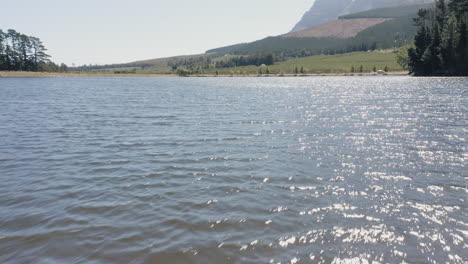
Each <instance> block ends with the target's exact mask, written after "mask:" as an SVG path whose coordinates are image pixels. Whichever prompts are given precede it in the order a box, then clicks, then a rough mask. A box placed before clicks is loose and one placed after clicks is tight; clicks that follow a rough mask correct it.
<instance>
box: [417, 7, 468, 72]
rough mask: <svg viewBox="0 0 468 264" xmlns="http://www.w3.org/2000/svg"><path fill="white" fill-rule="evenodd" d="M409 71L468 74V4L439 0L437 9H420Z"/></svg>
mask: <svg viewBox="0 0 468 264" xmlns="http://www.w3.org/2000/svg"><path fill="white" fill-rule="evenodd" d="M415 22H416V24H417V26H418V27H419V29H418V32H417V34H416V37H415V39H414V47H411V48H410V49H409V50H408V68H409V70H410V72H412V73H413V74H414V75H417V76H428V75H441V76H443V75H447V76H460V75H465V76H466V75H468V29H467V25H468V1H466V0H452V1H450V2H449V3H448V4H446V3H445V1H444V0H438V1H437V3H436V7H435V8H434V9H421V10H420V11H419V13H418V17H417V18H416V19H415Z"/></svg>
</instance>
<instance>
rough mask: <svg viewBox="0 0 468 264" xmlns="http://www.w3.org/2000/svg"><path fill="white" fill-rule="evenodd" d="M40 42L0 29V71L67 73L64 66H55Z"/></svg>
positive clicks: (33, 38)
mask: <svg viewBox="0 0 468 264" xmlns="http://www.w3.org/2000/svg"><path fill="white" fill-rule="evenodd" d="M46 51H47V49H46V48H45V47H44V45H43V44H42V42H41V40H40V39H39V38H36V37H31V36H27V35H24V34H21V33H19V32H17V31H15V30H13V29H9V30H7V31H6V32H4V31H3V30H1V29H0V70H3V71H49V72H64V71H68V69H67V66H66V65H65V64H62V65H60V66H59V65H56V64H55V63H53V62H51V61H50V59H49V58H50V56H49V55H47V54H46V53H45V52H46Z"/></svg>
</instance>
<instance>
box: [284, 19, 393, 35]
mask: <svg viewBox="0 0 468 264" xmlns="http://www.w3.org/2000/svg"><path fill="white" fill-rule="evenodd" d="M387 20H389V19H387V18H357V19H339V20H333V21H331V22H328V23H325V24H321V25H318V26H315V27H310V28H306V29H303V30H299V31H296V32H291V33H289V34H286V35H283V36H281V37H282V38H351V37H354V36H356V35H357V34H358V33H359V32H361V31H363V30H365V29H368V28H370V27H373V26H375V25H378V24H380V23H383V22H385V21H387Z"/></svg>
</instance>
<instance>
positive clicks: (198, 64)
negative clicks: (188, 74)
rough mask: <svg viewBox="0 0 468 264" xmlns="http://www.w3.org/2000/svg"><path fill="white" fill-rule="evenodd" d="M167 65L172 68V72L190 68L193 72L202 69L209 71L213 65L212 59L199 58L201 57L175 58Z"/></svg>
mask: <svg viewBox="0 0 468 264" xmlns="http://www.w3.org/2000/svg"><path fill="white" fill-rule="evenodd" d="M167 65H168V66H169V67H171V69H172V70H174V71H175V70H177V69H178V68H190V69H192V70H194V69H198V68H202V69H209V68H210V67H211V65H212V61H211V58H210V57H206V56H199V57H190V58H174V59H171V60H170V61H169V62H168V63H167Z"/></svg>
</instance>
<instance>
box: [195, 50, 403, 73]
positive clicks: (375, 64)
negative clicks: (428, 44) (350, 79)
mask: <svg viewBox="0 0 468 264" xmlns="http://www.w3.org/2000/svg"><path fill="white" fill-rule="evenodd" d="M395 57H396V55H395V53H393V52H392V51H385V52H354V53H347V54H338V55H317V56H310V57H304V58H297V59H291V60H288V61H284V62H278V63H275V64H274V65H271V66H267V67H257V66H244V67H235V68H221V69H211V70H208V71H205V72H204V73H206V74H215V73H216V71H217V72H218V74H220V75H243V74H244V75H251V74H258V73H261V74H266V73H267V69H268V71H269V73H270V74H272V75H273V74H274V75H281V74H295V73H296V70H297V73H298V74H301V73H303V74H320V73H351V71H352V68H353V67H354V68H355V72H356V73H359V68H360V67H361V65H362V67H363V72H364V73H369V72H371V71H373V70H383V69H387V70H388V71H403V68H402V67H401V66H399V65H398V64H397V62H396V59H395ZM301 68H302V69H303V71H302V72H301Z"/></svg>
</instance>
